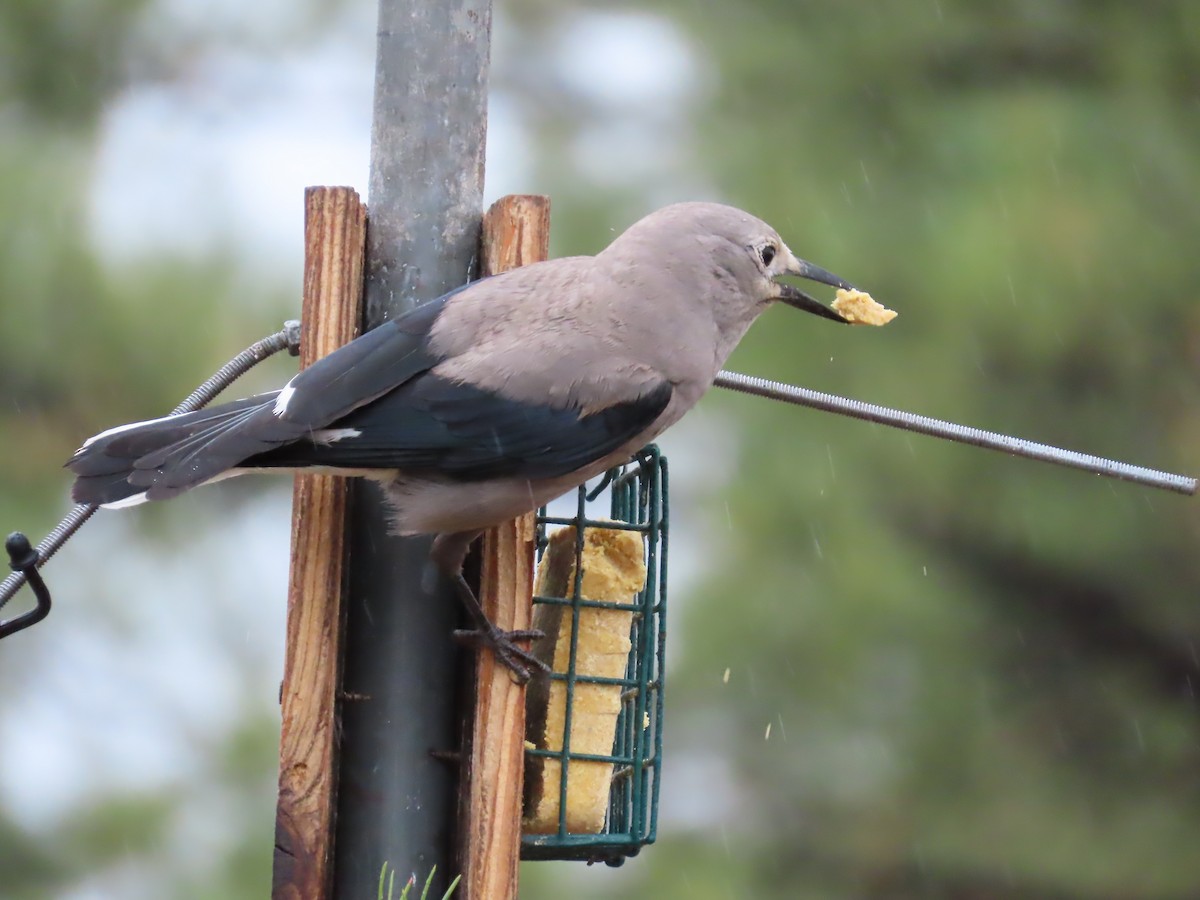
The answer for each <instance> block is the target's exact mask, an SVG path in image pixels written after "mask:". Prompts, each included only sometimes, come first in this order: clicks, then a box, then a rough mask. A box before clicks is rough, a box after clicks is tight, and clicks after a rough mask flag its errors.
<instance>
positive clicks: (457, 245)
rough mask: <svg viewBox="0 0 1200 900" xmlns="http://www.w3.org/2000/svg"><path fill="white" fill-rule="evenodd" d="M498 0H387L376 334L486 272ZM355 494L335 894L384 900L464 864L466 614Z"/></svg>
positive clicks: (376, 217)
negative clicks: (460, 708)
mask: <svg viewBox="0 0 1200 900" xmlns="http://www.w3.org/2000/svg"><path fill="white" fill-rule="evenodd" d="M490 37H491V2H490V0H380V5H379V33H378V44H377V57H376V76H375V111H374V125H373V128H372V136H371V175H370V189H369V193H368V208H369V218H368V226H367V265H366V272H367V275H366V278H367V283H366V297H365V300H366V321H365V323H364V324H365V326H366V327H368V328H369V327H372V326H375V325H378V324H380V323H381V322H383V321H386V320H387V319H389V318H392V317H394V316H396V315H398V314H399V313H401V312H404V311H406V310H408V309H411V308H412V307H413V306H415V305H416V304H418V303H419V302H421V301H424V300H430V299H433V298H434V297H437V296H439V295H441V294H443V293H445V292H446V291H447V290H449V289H451V288H453V287H457V286H458V285H461V284H463V283H464V282H466V281H467V280H468V278H469V277H471V276H473V275H475V274H477V271H476V270H477V268H478V260H477V254H478V248H479V227H480V210H481V208H482V203H483V154H484V137H485V134H486V128H487V74H488V54H489V44H490ZM387 530H388V519H387V515H386V512H385V511H384V509H383V508H382V504H381V501H380V497H379V493H378V491H377V489H376V488H375V487H374V486H373V485H369V484H368V485H356V487H355V491H354V495H353V500H352V511H351V524H350V535H349V548H350V549H349V553H350V565H349V569H350V574H349V592H348V612H347V623H346V632H345V668H344V676H343V689H344V699H343V702H342V746H341V760H340V766H339V786H338V812H337V835H336V843H335V851H334V852H335V860H334V885H335V887H334V896H337V897H374V896H375V895H376V893H377V887H378V884H379V875H380V869H381V867H382V866H383V865H384V864H387V865H388V866H389V867H390V868H391V869H392V870H394V871H395V872H396V873H397V874H398V876H399V877H398V878H397V881H402V880H403V879H407V878H408V876H409V875H410V874H415V875H416V876H417V880H418V883H420V884H423V883H424V880H425V877H426V875H427V874H428V873H429V871H430V870H431V869H432V867H433V866H434V865H436V866H437V877H436V878H435V880H434V885H433V888H432V890H431V892H430V895H431V896H435V897H440V896H442V892H443V891H444V890H445V889H446V886H447V884H448V882H449V880H450V879H451V878H453V875H454V872H453V868H454V862H453V853H452V851H453V847H452V841H453V837H454V832H455V823H454V815H455V808H456V802H457V799H456V785H455V771H454V769H453V768H452V767H450V766H447V765H445V763H444V762H441V761H440V760H438V759H436V758H435V757H433V756H432V755H431V751H445V750H450V749H453V748H455V747H456V746H457V740H458V733H457V715H456V701H457V697H456V678H457V662H458V656H457V654H458V650H457V648H456V646H455V645H454V644H453V643H452V640H451V632H452V631H453V630H454V628H455V627H456V624H457V617H458V605H457V600H456V598H455V596H454V594H453V591H452V590H450V589H449V586H448V585H446V584H444V583H439V584H438V585H437V586H436V588H435V589H434V590H433V591H432V592H427V591H425V590H424V589H423V588H422V586H421V585H422V578H423V576H424V575H425V572H426V567H427V565H428V550H429V542H428V540H426V539H412V538H405V539H402V538H397V537H394V536H391V535H389V534H388V533H387Z"/></svg>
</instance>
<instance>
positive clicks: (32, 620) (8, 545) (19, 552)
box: [0, 531, 51, 639]
mask: <svg viewBox="0 0 1200 900" xmlns="http://www.w3.org/2000/svg"><path fill="white" fill-rule="evenodd" d="M4 549H5V550H7V551H8V564H9V566H10V567H11V568H12V570H13V571H14V572H20V573H21V574H22V575H24V576H25V581H26V583H27V584H28V585H29V586H30V587H31V588H32V589H33V593H34V596H35V597H37V605H36V606H35V607H34V608H33V609H31V610H30V611H29V612H27V613H22V614H21V615H19V616H17V617H16V618H15V619H9V620H7V621H4V622H0V639H3V638H6V637H8V636H9V635H10V634H16V633H17V632H18V631H24V630H25V629H26V628H28V627H29V626H31V625H36V624H37V623H38V622H40V621H42V619H44V618H46V616H48V615H50V602H51V601H50V589H49V588H48V587H46V582H45V581H43V580H42V575H41V573H40V572H38V563H39V562H40V561H41V554H39V553H38V552H37V550H35V549H34V548H33V546H32V545H31V544H30V543H29V538H27V537H25V535H24V534H22V533H21V532H19V531H14V532H13V533H12V534H10V535H9V536H8V539H7V540H6V541H5V542H4Z"/></svg>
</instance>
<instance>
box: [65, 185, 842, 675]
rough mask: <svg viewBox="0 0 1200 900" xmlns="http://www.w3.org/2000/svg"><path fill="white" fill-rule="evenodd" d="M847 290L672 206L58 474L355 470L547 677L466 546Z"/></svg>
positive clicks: (591, 470) (475, 607)
mask: <svg viewBox="0 0 1200 900" xmlns="http://www.w3.org/2000/svg"><path fill="white" fill-rule="evenodd" d="M784 276H797V277H799V278H803V279H808V280H810V281H814V282H818V283H823V284H827V285H831V286H834V287H838V288H842V289H845V290H854V287H853V286H852V285H851V284H850V283H848V282H846V281H845V280H843V279H842V278H840V277H838V276H836V275H834V274H832V273H831V272H829V271H827V270H825V269H823V268H821V267H819V266H817V265H814V264H812V263H810V262H807V261H805V260H803V259H799V258H797V257H796V256H795V255H794V254H793V253H792V251H791V250H790V249H789V248H788V246H787V244H785V243H784V242H783V240H782V238H781V237H780V236H779V234H778V233H777V232H776V231H775V229H774V228H772V227H771V226H770V225H768V224H767V223H766V222H763V221H762V220H760V219H758V218H756V217H754V216H753V215H751V214H750V213H747V212H744V211H742V210H740V209H737V208H735V207H732V206H727V205H724V204H719V203H711V202H684V203H675V204H672V205H669V206H666V207H663V208H661V209H659V210H657V211H655V212H652V213H650V214H649V215H647V216H645V217H644V218H642V219H640V220H639V221H637V222H635V223H634V224H633V225H631V226H630V227H629V228H628V229H627V230H625V231H624V232H623V233H622V234H620V235H619V236H618V237H617V238H616V239H614V240H613V241H612V243H611V244H609V246H608V247H606V248H605V249H603V250H602V251H600V252H599V253H597V254H596V255H594V256H573V257H563V258H559V259H552V260H547V261H544V262H537V263H533V264H531V265H527V266H524V267H521V268H518V269H513V270H511V271H508V272H505V273H503V274H499V275H494V276H490V277H487V278H482V279H479V280H476V281H472V282H470V283H468V284H466V285H464V286H462V287H459V288H457V289H455V290H452V291H450V292H449V293H447V294H445V295H444V296H442V297H439V298H438V299H436V300H431V301H428V302H426V303H423V304H421V305H419V306H417V307H415V308H414V309H413V310H411V311H410V312H408V313H406V314H403V315H401V316H398V317H396V318H394V319H391V320H389V321H386V322H384V323H383V324H381V325H379V326H378V327H376V328H374V329H372V330H370V331H367V332H366V333H364V334H363V335H362V336H360V337H358V338H356V339H355V340H353V341H351V342H350V343H348V344H346V345H344V346H342V347H341V348H339V349H337V350H335V351H334V352H333V353H331V354H329V355H328V356H326V357H324V358H322V359H320V360H318V361H316V362H315V363H314V364H313V365H311V366H309V367H308V368H306V369H304V370H303V371H301V372H299V373H298V374H297V375H296V376H295V377H293V378H292V379H291V380H290V381H288V382H287V384H285V385H284V386H283V387H282V388H281V389H279V390H277V391H271V392H269V393H264V394H258V395H256V396H252V397H247V398H244V399H241V400H235V401H233V402H229V403H224V404H221V405H217V406H212V407H208V408H205V409H202V410H200V411H198V412H191V413H185V414H182V415H175V416H168V417H166V418H158V419H150V420H147V421H142V422H133V423H130V424H127V425H120V426H117V427H115V428H110V429H108V430H107V431H103V432H101V433H99V434H97V435H95V436H94V437H91V438H88V439H87V440H86V441H85V442H84V443H83V445H82V446H81V447H80V448H79V449H78V450H77V451H76V452H75V454H74V455H73V456H72V457H71V459H70V460H69V461H68V462H67V464H66V466H67V468H68V469H69V470H70V471H71V472H72V473H73V474H74V475H75V482H74V484H73V487H72V497H73V499H74V500H75V501H76V502H79V503H89V504H99V505H100V506H104V507H110V508H120V507H126V506H133V505H135V504H138V503H142V502H145V501H152V500H164V499H167V498H170V497H174V496H176V495H178V494H181V493H183V492H185V491H188V490H190V489H192V488H194V487H198V486H199V485H202V484H207V483H210V482H213V481H218V480H221V479H224V478H228V477H231V476H236V475H241V474H245V473H248V472H256V471H291V472H295V471H313V470H316V471H321V472H326V473H333V474H340V475H346V476H358V477H363V478H367V479H370V480H371V481H374V482H376V483H377V484H378V485H379V487H380V488H381V489H382V491H383V495H384V497H385V500H386V504H387V507H388V509H389V512H390V520H391V527H392V529H393V530H394V531H395V532H396V533H397V534H402V535H412V534H432V535H434V539H433V542H432V549H431V551H430V560H431V562H432V564H433V565H434V566H436V568H437V570H440V571H441V572H443V573H444V574H445V575H446V576H447V577H448V578H449V579H451V581H452V582H453V583H454V584H455V586H456V588H457V593H458V595H459V597H460V598H461V599H462V602H463V604H464V605H465V607H466V609H467V611H468V613H469V615H470V616H471V618H472V620H473V622H474V624H475V626H476V627H475V629H474V630H470V631H464V632H462V633H461V634H460V635H459V636H460V637H464V638H467V639H470V640H473V641H475V642H477V643H479V644H482V645H486V646H488V647H490V648H491V649H492V651H493V652H494V653H495V654H496V657H497V659H499V660H500V661H501V662H503V663H504V665H506V666H507V667H508V668H509V669H510V670H511V671H512V672H513V673H514V676H515V677H516V678H517V679H518V680H520V681H523V680H526V679H527V678H528V677H529V667H530V666H536V667H542V668H544V663H542V662H540V661H539V660H538V659H537V658H536V657H535V656H534V655H533V654H532V653H530V652H529V651H528V650H526V649H524V648H523V647H522V646H520V644H521V643H522V642H525V641H529V640H534V639H536V638H537V637H538V636H539V633H538V632H535V631H528V630H525V631H511V632H510V631H503V630H501V629H500V628H498V627H497V626H495V625H494V624H493V623H492V622H491V621H490V620H489V619H488V618H487V616H486V615H485V614H484V611H483V609H482V607H481V606H480V605H479V602H478V599H477V598H476V597H475V595H474V592H473V591H472V589H471V587H470V586H469V584H468V583H467V581H466V580H465V578H464V577H463V571H462V570H463V561H464V559H465V557H466V554H467V551H468V549H469V547H470V544H471V543H472V541H474V540H475V538H477V537H478V536H479V535H480V534H481V533H482V532H483V531H484V530H485V529H487V528H489V527H491V526H493V525H496V524H499V523H501V522H503V521H506V520H507V519H510V518H513V517H515V516H518V515H521V514H523V513H526V512H528V511H530V510H533V509H536V508H538V507H540V506H542V505H544V504H545V503H547V502H548V501H550V500H552V499H554V498H555V497H558V496H560V495H562V494H564V493H566V492H567V491H569V490H571V489H573V488H575V487H577V486H578V485H580V484H583V483H584V482H586V481H587V480H589V479H591V478H593V477H595V476H597V475H599V474H601V473H603V472H605V471H607V470H608V469H610V468H612V467H613V466H615V465H618V464H621V463H624V462H627V461H629V460H630V459H631V458H632V457H633V456H634V455H635V453H636V452H637V451H638V450H640V449H641V448H642V447H644V446H645V445H646V444H647V443H649V442H650V441H652V440H653V439H655V438H656V437H657V436H658V435H660V434H661V433H662V432H663V431H664V430H665V429H667V428H668V427H670V426H671V425H673V424H674V423H675V422H676V421H678V420H679V419H680V418H681V417H682V416H683V415H684V414H685V413H686V412H687V411H688V410H690V409H691V408H692V407H693V406H694V405H695V404H696V402H697V401H698V400H699V399H700V397H701V396H702V395H703V394H704V393H705V391H706V390H707V389H708V388H709V387H710V386H711V385H712V383H713V380H714V378H715V377H716V376H717V374H718V372H720V370H721V368H722V366H723V365H724V363H725V360H726V358H727V357H728V356H729V354H730V353H731V352H732V350H733V349H734V347H735V346H736V345H737V343H738V342H739V341H740V340H741V338H742V336H743V335H744V334H745V333H746V331H747V330H748V329H749V327H750V326H751V324H752V323H753V322H754V320H755V319H757V318H758V316H759V315H760V314H761V313H762V312H763V311H765V310H766V309H767V308H768V307H770V306H772V305H774V304H776V303H782V304H785V305H787V306H790V307H793V308H796V309H799V310H803V311H805V312H808V313H812V314H815V315H817V316H820V317H823V318H825V319H829V320H832V321H835V322H844V321H845V320H844V319H843V318H842V316H840V315H839V314H838V313H837V312H835V311H834V310H833V309H832V308H830V307H829V306H827V305H825V304H823V303H821V302H820V301H818V300H816V299H815V298H813V297H812V296H810V295H809V294H807V293H805V292H804V291H802V290H800V289H799V288H797V287H795V286H794V285H792V284H790V283H787V282H783V281H780V280H779V279H780V278H782V277H784Z"/></svg>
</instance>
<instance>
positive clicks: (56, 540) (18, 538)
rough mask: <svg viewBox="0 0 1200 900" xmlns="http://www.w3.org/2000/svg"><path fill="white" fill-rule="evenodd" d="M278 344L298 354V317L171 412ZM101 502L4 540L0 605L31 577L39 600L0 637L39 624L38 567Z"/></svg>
mask: <svg viewBox="0 0 1200 900" xmlns="http://www.w3.org/2000/svg"><path fill="white" fill-rule="evenodd" d="M280 350H287V351H288V353H290V354H291V355H292V356H298V355H299V353H300V323H299V322H297V321H295V320H294V319H292V320H288V321H287V322H284V323H283V328H282V329H281V330H280V331H277V332H276V333H275V334H272V335H269V336H267V337H265V338H263V339H262V340H261V341H256V342H255V343H253V344H251V345H250V346H249V347H247V348H246V349H245V350H243V351H242V352H241V353H239V354H238V355H237V356H235V357H234V358H233V359H231V360H230V361H229V362H227V363H226V364H225V365H223V366H222V367H221V368H220V369H218V370H217V372H216V374H215V375H213V376H212V377H211V378H209V379H208V380H207V381H205V382H204V383H203V384H202V385H200V387H198V388H196V390H194V391H193V392H192V393H191V394H190V395H189V396H188V397H187V399H186V400H184V401H183V402H182V403H180V404H179V405H178V406H177V407H175V409H174V410H173V411H172V413H171V415H179V414H180V413H185V412H193V411H194V410H197V409H200V408H201V407H203V406H205V405H207V404H208V403H209V401H211V400H212V399H213V398H214V397H216V396H217V394H219V393H220V392H221V391H223V390H225V388H227V387H229V385H230V384H232V383H233V382H234V381H236V380H237V379H238V378H240V377H241V376H242V375H244V374H245V373H246V372H247V371H249V370H250V369H251V368H253V367H254V366H255V365H257V364H258V363H260V362H262V361H263V360H264V359H266V358H267V357H268V356H271V355H273V354H275V353H278V352H279V351H280ZM99 508H100V507H98V506H96V505H95V504H93V503H78V504H76V505H75V506H74V507H73V508H72V509H71V511H70V512H69V513H67V515H66V517H65V518H63V520H62V521H61V522H59V523H58V525H56V526H55V528H54V530H53V531H51V532H50V534H48V535H46V537H45V539H44V540H42V542H41V543H40V544H38V546H37V549H34V548H33V547H31V546H30V544H29V539H28V538H27V537H25V535H23V534H22V533H21V532H19V531H14V532H13V533H12V534H10V535H9V536H8V540H7V541H5V544H4V546H5V549H7V550H8V556H9V560H10V565H11V566H12V568H13V572H14V574H12V575H9V576H8V577H7V578H5V579H4V580H3V581H2V582H0V609H3V608H4V604H6V603H7V602H8V601H9V600H10V599H12V597H13V595H14V594H16V592H17V591H19V590H20V589H21V586H22V585H23V584H25V583H26V582H28V583H29V585H30V587H32V588H33V592H34V594H36V595H37V606H36V607H35V608H34V609H33V610H31V611H30V612H28V613H26V614H25V615H23V616H18V617H17V618H15V619H11V620H9V621H7V622H4V621H0V639H2V638H6V637H8V636H9V635H10V634H16V633H17V632H18V631H23V630H24V629H26V628H28V627H29V626H30V625H36V624H37V623H38V622H40V621H42V619H44V618H46V616H47V615H49V613H50V591H49V590H48V589H47V588H46V583H45V582H44V581H43V580H42V577H41V576H40V575H39V574H38V570H37V567H38V566H39V565H41V564H42V563H44V562H46V561H47V560H49V559H50V557H51V556H53V555H54V554H55V553H57V552H58V549H59V548H60V547H61V546H62V545H63V544H65V543H66V542H67V541H68V540H69V539H70V538H71V536H72V535H74V534H75V532H76V531H78V530H79V529H80V527H82V525H83V523H84V522H86V521H87V520H88V519H90V518H91V517H92V515H93V514H94V513H95V512H96V510H97V509H99Z"/></svg>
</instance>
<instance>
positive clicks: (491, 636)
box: [454, 622, 550, 684]
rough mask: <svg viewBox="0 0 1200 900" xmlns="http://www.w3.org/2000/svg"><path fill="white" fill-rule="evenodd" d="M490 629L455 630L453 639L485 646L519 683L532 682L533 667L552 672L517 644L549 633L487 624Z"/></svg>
mask: <svg viewBox="0 0 1200 900" xmlns="http://www.w3.org/2000/svg"><path fill="white" fill-rule="evenodd" d="M488 626H489V627H487V628H477V629H460V630H458V631H455V632H454V639H455V640H457V641H460V642H462V643H464V644H471V645H474V646H477V647H481V646H486V647H488V648H490V649H491V651H492V654H493V655H494V656H495V657H496V659H497V660H498V661H499V662H500V663H502V664H503V665H504V666H505V667H506V668H507V669H508V670H509V671H510V672H512V674H513V678H514V679H515V680H516V682H517V684H525V683H526V682H527V681H529V676H530V668H534V669H538V670H540V671H543V672H549V671H550V667H549V666H548V665H546V663H545V662H543V661H542V660H540V659H538V658H537V657H536V656H534V654H533V653H532V652H530V651H529V650H526V649H524V648H523V647H518V646H517V643H516V642H517V641H536V640H539V639H541V638H544V637H545V636H546V633H545V632H544V631H539V630H538V629H536V628H522V629H517V630H515V631H505V630H504V629H502V628H497V627H496V626H495V625H492V624H491V623H490V622H489V623H488Z"/></svg>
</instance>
